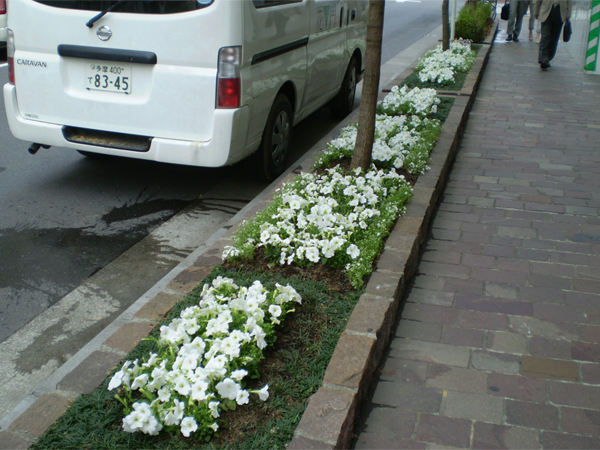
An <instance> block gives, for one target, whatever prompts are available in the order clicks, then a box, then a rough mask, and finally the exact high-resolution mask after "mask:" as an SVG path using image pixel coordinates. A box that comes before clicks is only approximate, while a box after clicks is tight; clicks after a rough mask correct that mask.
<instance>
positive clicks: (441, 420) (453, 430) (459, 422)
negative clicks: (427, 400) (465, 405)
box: [415, 414, 471, 448]
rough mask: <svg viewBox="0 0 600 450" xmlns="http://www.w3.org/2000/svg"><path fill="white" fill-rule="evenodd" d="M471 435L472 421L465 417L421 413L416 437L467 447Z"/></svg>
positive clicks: (419, 439)
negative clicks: (455, 417)
mask: <svg viewBox="0 0 600 450" xmlns="http://www.w3.org/2000/svg"><path fill="white" fill-rule="evenodd" d="M470 437H471V422H470V421H469V420H465V419H454V418H451V417H443V416H434V415H431V414H421V420H420V423H419V428H418V429H417V433H416V435H415V438H416V439H417V440H418V441H424V442H432V443H436V444H442V445H447V446H452V447H458V448H467V447H468V446H469V443H470Z"/></svg>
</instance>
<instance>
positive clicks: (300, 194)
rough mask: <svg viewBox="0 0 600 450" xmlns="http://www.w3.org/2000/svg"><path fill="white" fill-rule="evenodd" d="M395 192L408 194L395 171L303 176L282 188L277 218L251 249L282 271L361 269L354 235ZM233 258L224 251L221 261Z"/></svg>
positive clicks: (234, 252) (231, 251) (228, 250)
mask: <svg viewBox="0 0 600 450" xmlns="http://www.w3.org/2000/svg"><path fill="white" fill-rule="evenodd" d="M400 188H403V189H405V190H408V191H410V187H409V185H408V183H407V182H406V180H405V179H404V177H403V176H401V175H398V174H397V173H396V172H395V171H383V170H377V169H375V168H373V169H371V170H370V171H369V172H367V173H366V174H364V175H362V174H361V171H360V170H359V169H358V170H357V171H355V172H354V173H352V174H344V172H343V170H342V169H341V168H340V167H339V166H336V167H334V168H333V169H327V170H326V172H325V173H324V174H322V175H317V174H314V173H302V174H301V175H299V176H298V177H297V178H296V180H295V181H294V182H293V183H290V184H286V185H285V186H284V187H283V188H282V191H281V193H280V194H279V196H278V198H279V199H280V204H279V206H278V208H277V210H276V212H275V213H274V214H273V215H272V217H271V218H270V220H267V221H265V222H263V223H262V224H261V225H260V238H259V239H258V241H257V242H255V241H252V242H251V244H250V245H255V246H256V247H265V248H266V250H267V253H268V255H271V256H272V257H277V259H278V261H279V263H280V264H281V265H284V264H292V263H293V262H296V263H299V264H307V263H309V262H310V263H318V262H321V261H322V260H332V259H336V264H335V265H336V266H339V267H344V268H345V269H346V270H348V269H350V267H351V266H352V265H353V264H357V263H360V261H359V259H360V254H361V252H360V249H359V248H358V246H357V245H356V244H355V243H354V242H353V237H354V235H355V233H356V232H357V231H358V230H363V231H364V230H367V229H368V228H369V226H370V224H371V223H372V222H373V220H375V218H377V217H378V216H379V215H380V214H381V212H380V210H379V209H378V208H379V207H380V205H381V202H382V200H383V199H384V198H386V197H387V196H389V195H390V194H392V193H393V192H395V191H397V190H398V189H400ZM390 208H392V209H393V208H396V210H398V206H390ZM242 245H248V244H247V242H246V243H242ZM237 252H238V251H237V250H236V249H235V248H231V247H228V248H226V249H225V252H224V254H223V258H227V257H230V256H235V255H237V254H238V253H237Z"/></svg>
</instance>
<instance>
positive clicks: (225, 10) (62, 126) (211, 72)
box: [0, 0, 368, 180]
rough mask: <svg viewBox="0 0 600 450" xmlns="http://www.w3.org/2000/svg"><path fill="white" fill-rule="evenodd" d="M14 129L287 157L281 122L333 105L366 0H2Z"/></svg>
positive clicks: (177, 153) (211, 158)
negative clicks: (5, 8) (7, 12)
mask: <svg viewBox="0 0 600 450" xmlns="http://www.w3.org/2000/svg"><path fill="white" fill-rule="evenodd" d="M0 1H2V0H0ZM8 7H9V10H10V17H9V18H8V49H7V55H8V62H9V79H10V82H9V84H6V85H5V86H4V98H5V106H6V112H7V116H8V121H9V125H10V129H11V131H12V133H13V134H14V135H15V137H17V138H19V139H23V140H26V141H30V142H33V143H34V145H32V147H31V148H30V152H32V153H35V151H37V150H38V149H39V147H40V146H42V147H45V146H60V147H67V148H72V149H76V150H78V151H80V152H81V153H83V154H85V155H88V156H91V155H96V154H107V155H118V156H126V157H132V158H139V159H146V160H154V161H161V162H167V163H174V164H185V165H192V166H204V167H219V166H223V165H227V164H233V163H235V162H237V161H240V160H242V159H244V158H246V157H247V156H249V155H251V154H254V156H253V161H254V162H255V166H254V167H255V169H256V172H257V174H258V175H259V176H262V177H263V178H265V179H267V180H271V179H273V178H275V177H276V176H277V175H279V174H280V173H281V172H283V170H284V169H285V164H286V161H287V155H288V144H289V141H290V133H291V128H292V126H293V125H294V124H296V123H298V122H299V121H300V120H302V119H304V118H305V117H306V116H308V115H309V114H311V113H312V112H314V111H315V110H317V109H318V108H320V107H322V106H324V105H326V104H327V103H329V102H330V105H331V106H332V109H333V110H334V111H335V112H336V113H338V114H339V115H341V116H343V115H346V114H348V113H349V112H350V111H351V109H352V105H353V102H354V94H355V88H356V83H357V81H359V80H360V77H361V75H362V72H363V70H364V59H365V57H364V55H365V46H366V43H365V36H366V21H367V10H368V0H187V1H172V0H171V1H168V0H166V1H157V0H154V1H127V0H121V1H115V0H111V1H106V0H103V1H93V0H92V1H90V0H8Z"/></svg>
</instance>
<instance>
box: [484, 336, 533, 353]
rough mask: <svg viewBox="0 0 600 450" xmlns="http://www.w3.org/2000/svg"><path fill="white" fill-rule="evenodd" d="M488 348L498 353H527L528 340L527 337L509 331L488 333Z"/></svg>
mask: <svg viewBox="0 0 600 450" xmlns="http://www.w3.org/2000/svg"><path fill="white" fill-rule="evenodd" d="M486 348H488V349H491V350H495V351H497V352H506V353H516V354H519V355H522V354H523V353H527V339H526V338H525V336H523V335H520V334H516V333H510V332H508V331H488V333H487V338H486Z"/></svg>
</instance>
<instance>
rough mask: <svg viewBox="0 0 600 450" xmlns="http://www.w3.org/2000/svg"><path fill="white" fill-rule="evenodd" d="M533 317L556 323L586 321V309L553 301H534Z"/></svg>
mask: <svg viewBox="0 0 600 450" xmlns="http://www.w3.org/2000/svg"><path fill="white" fill-rule="evenodd" d="M533 317H536V318H538V319H540V320H546V321H549V322H554V323H558V324H561V323H564V322H573V323H584V322H585V311H584V310H581V309H576V308H573V307H572V306H564V305H555V304H552V303H534V304H533Z"/></svg>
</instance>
